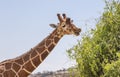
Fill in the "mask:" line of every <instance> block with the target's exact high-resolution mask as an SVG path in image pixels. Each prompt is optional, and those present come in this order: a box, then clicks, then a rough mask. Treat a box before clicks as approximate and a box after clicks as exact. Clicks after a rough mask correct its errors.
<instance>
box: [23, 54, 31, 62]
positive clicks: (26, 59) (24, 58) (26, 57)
mask: <svg viewBox="0 0 120 77" xmlns="http://www.w3.org/2000/svg"><path fill="white" fill-rule="evenodd" d="M29 59H30V54H28V53H26V54H25V55H24V56H23V60H24V62H26V61H28V60H29Z"/></svg>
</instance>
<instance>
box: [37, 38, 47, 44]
mask: <svg viewBox="0 0 120 77" xmlns="http://www.w3.org/2000/svg"><path fill="white" fill-rule="evenodd" d="M45 40H46V39H44V40H43V41H42V42H41V43H39V44H38V46H43V45H45Z"/></svg>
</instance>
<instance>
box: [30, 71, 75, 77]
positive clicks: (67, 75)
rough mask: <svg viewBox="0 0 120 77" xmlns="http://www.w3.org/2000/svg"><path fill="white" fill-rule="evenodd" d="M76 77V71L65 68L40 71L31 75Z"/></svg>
mask: <svg viewBox="0 0 120 77" xmlns="http://www.w3.org/2000/svg"><path fill="white" fill-rule="evenodd" d="M70 76H72V77H74V73H70V72H69V71H68V70H67V69H63V70H58V71H55V72H51V71H46V72H43V73H41V72H38V73H36V74H32V75H30V76H29V77H70Z"/></svg>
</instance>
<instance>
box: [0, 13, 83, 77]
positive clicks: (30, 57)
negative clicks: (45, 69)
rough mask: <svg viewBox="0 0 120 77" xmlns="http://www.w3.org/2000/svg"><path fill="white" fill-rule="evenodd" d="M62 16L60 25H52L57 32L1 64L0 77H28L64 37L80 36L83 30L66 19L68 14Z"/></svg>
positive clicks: (58, 15) (59, 17) (59, 16)
mask: <svg viewBox="0 0 120 77" xmlns="http://www.w3.org/2000/svg"><path fill="white" fill-rule="evenodd" d="M62 16H63V17H62ZM62 16H61V15H60V14H57V17H58V20H59V23H58V24H57V25H56V24H50V26H51V27H53V28H55V30H54V31H53V32H52V33H51V34H50V35H48V36H47V37H46V38H45V39H44V40H43V41H42V42H40V43H38V44H37V45H36V46H35V47H33V48H31V49H30V50H29V51H28V52H26V53H24V54H22V55H21V56H18V57H16V58H13V59H8V60H5V61H3V62H1V63H0V77H28V76H29V75H30V74H31V73H32V72H33V71H34V70H35V69H36V68H37V67H38V66H39V65H40V64H41V63H42V62H43V61H44V59H45V58H46V57H47V56H48V54H49V53H50V52H51V51H52V50H53V48H54V47H55V46H56V44H57V43H58V41H59V40H60V39H61V38H62V37H63V36H64V35H70V34H74V35H76V36H78V35H79V33H80V32H81V29H80V28H77V27H76V26H75V25H74V24H73V23H72V22H73V21H72V20H71V19H70V18H68V17H66V14H63V15H62Z"/></svg>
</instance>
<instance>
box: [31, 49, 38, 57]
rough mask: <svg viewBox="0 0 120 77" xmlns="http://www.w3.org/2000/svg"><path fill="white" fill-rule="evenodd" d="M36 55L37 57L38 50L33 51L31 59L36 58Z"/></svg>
mask: <svg viewBox="0 0 120 77" xmlns="http://www.w3.org/2000/svg"><path fill="white" fill-rule="evenodd" d="M36 55H37V52H36V50H33V51H32V53H31V58H33V57H35V56H36Z"/></svg>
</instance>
